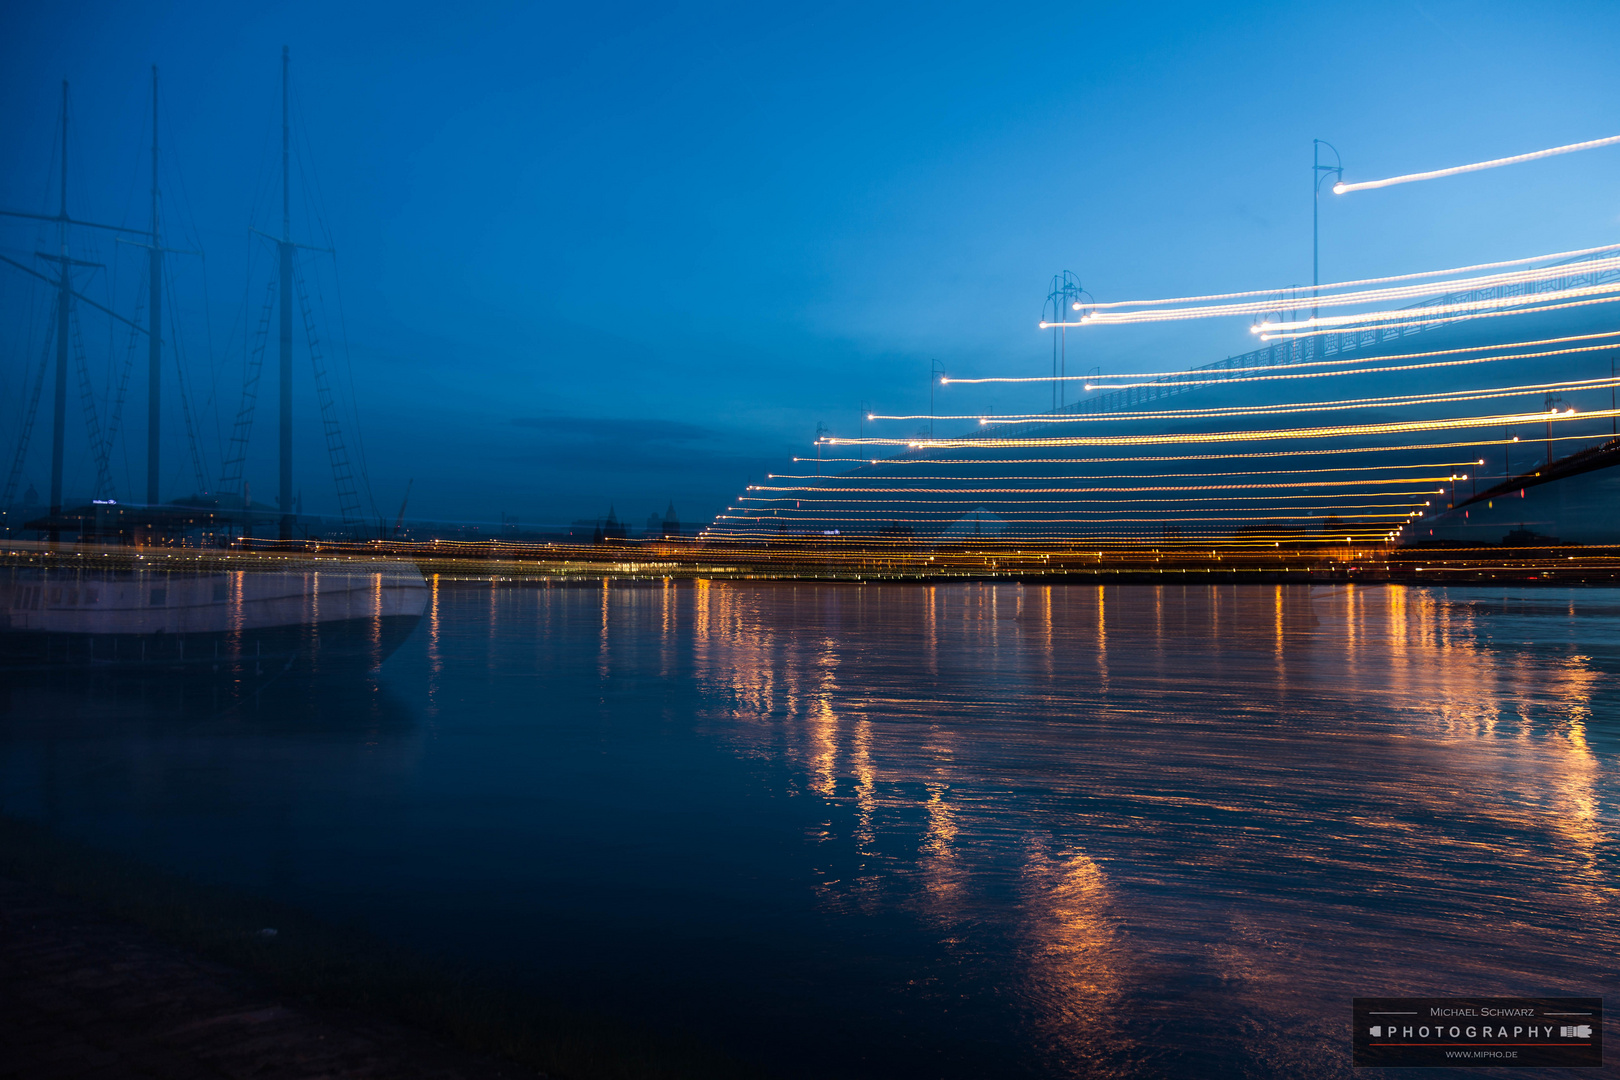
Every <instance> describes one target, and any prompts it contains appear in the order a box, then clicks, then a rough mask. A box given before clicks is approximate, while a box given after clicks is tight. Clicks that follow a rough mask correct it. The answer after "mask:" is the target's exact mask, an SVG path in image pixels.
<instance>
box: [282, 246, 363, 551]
mask: <svg viewBox="0 0 1620 1080" xmlns="http://www.w3.org/2000/svg"><path fill="white" fill-rule="evenodd" d="M293 281H294V282H295V283H296V285H297V287H298V306H299V308H300V310H301V311H302V313H303V317H304V335H305V337H306V338H307V339H308V342H309V360H310V364H311V365H312V366H313V368H314V370H315V395H316V398H317V399H318V400H319V401H320V405H321V426H322V427H323V428H324V429H325V434H326V453H327V456H328V457H330V458H331V460H332V483H333V485H334V486H335V487H336V488H337V496H338V511H339V513H341V514H342V516H343V524H344V527H345V528H352V527H354V526H356V525H358V524H359V523H360V493H359V491H358V490H357V488H356V486H355V482H354V469H353V467H352V466H351V465H350V464H349V450H348V447H347V446H346V445H345V444H344V441H343V427H342V425H341V423H340V422H339V419H338V410H337V401H336V399H335V398H334V397H333V395H332V382H331V380H330V379H329V378H328V377H327V374H326V365H325V362H324V360H323V358H322V356H321V342H320V337H319V336H318V335H317V334H316V332H315V312H314V309H313V308H312V307H311V306H310V303H309V290H308V288H307V286H306V284H305V280H304V275H303V274H302V273H301V272H300V271H299V269H298V266H297V264H296V263H295V264H294V266H293Z"/></svg>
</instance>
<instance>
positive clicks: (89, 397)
mask: <svg viewBox="0 0 1620 1080" xmlns="http://www.w3.org/2000/svg"><path fill="white" fill-rule="evenodd" d="M70 314H71V315H72V317H73V365H74V367H75V368H77V369H78V375H79V402H80V404H81V405H83V407H84V427H85V432H86V434H88V435H89V436H90V451H91V454H92V455H93V456H94V457H95V460H96V493H95V497H96V498H98V499H99V498H102V497H103V496H105V497H106V498H109V499H110V498H112V497H113V482H112V469H111V467H110V466H109V464H108V460H107V444H106V443H105V442H104V441H103V440H102V438H101V422H100V420H98V419H97V417H96V392H95V389H94V387H93V386H92V385H91V383H90V365H89V364H88V363H87V362H86V360H85V355H84V334H83V332H82V331H81V329H80V326H79V313H78V311H77V310H76V309H70Z"/></svg>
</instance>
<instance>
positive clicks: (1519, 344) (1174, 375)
mask: <svg viewBox="0 0 1620 1080" xmlns="http://www.w3.org/2000/svg"><path fill="white" fill-rule="evenodd" d="M1277 336H1278V337H1283V336H1288V337H1294V336H1300V337H1304V336H1309V335H1277ZM1614 337H1620V330H1611V331H1607V332H1605V333H1601V334H1572V335H1569V336H1567V337H1556V338H1542V339H1540V340H1537V341H1509V342H1504V343H1502V344H1500V345H1471V346H1468V347H1466V348H1460V349H1433V350H1430V351H1428V352H1415V353H1395V354H1392V355H1389V356H1340V357H1335V358H1333V359H1331V360H1300V361H1296V362H1292V363H1287V364H1267V365H1265V370H1267V371H1286V370H1290V369H1293V368H1306V367H1327V366H1330V365H1342V364H1371V363H1375V362H1383V361H1389V360H1417V359H1421V358H1423V357H1427V356H1455V355H1456V354H1458V353H1474V352H1485V351H1488V350H1491V349H1524V348H1531V347H1533V346H1537V345H1562V344H1564V343H1566V342H1570V341H1596V340H1598V339H1600V338H1614ZM1268 340H1269V339H1268ZM1615 347H1620V343H1616V344H1611V345H1607V346H1602V345H1600V346H1597V347H1596V348H1597V349H1599V350H1601V349H1604V348H1615ZM1581 351H1587V350H1581V349H1561V350H1556V351H1553V352H1544V353H1526V354H1525V356H1561V355H1563V354H1564V353H1565V352H1581ZM1492 359H1501V360H1518V359H1524V357H1517V356H1503V357H1495V358H1492ZM1211 370H1214V369H1210V368H1183V369H1181V370H1179V371H1122V372H1117V373H1114V374H1109V375H1059V376H1057V377H1056V378H1054V377H1053V376H1051V375H1018V376H993V377H986V378H980V379H952V380H950V385H952V386H955V385H957V384H959V383H960V384H968V383H1049V382H1082V381H1084V380H1086V379H1173V380H1178V381H1174V382H1163V383H1154V384H1152V385H1156V386H1191V385H1203V384H1202V383H1191V382H1188V381H1186V380H1181V379H1180V377H1181V376H1183V375H1199V376H1202V375H1206V374H1208V373H1209V372H1210V371H1211ZM1222 370H1226V371H1254V370H1256V369H1255V368H1225V369H1222ZM940 381H941V382H942V383H943V382H944V380H943V379H942V380H940ZM1210 381H1212V382H1221V381H1229V380H1219V379H1216V380H1210ZM1144 385H1146V384H1144ZM1122 388H1123V387H1121V386H1120V385H1119V384H1115V383H1109V384H1106V385H1104V384H1099V385H1097V386H1095V387H1092V386H1088V387H1087V389H1096V390H1110V389H1122ZM794 460H798V459H797V458H795V459H794ZM806 460H814V459H806ZM828 460H832V459H828ZM839 460H850V461H853V460H855V459H853V458H846V459H839Z"/></svg>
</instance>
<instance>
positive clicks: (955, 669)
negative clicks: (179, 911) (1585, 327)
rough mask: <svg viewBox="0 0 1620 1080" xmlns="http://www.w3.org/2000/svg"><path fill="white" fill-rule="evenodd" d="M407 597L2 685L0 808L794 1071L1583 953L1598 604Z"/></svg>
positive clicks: (1299, 1017) (1010, 1043)
mask: <svg viewBox="0 0 1620 1080" xmlns="http://www.w3.org/2000/svg"><path fill="white" fill-rule="evenodd" d="M431 586H432V589H431V597H432V598H431V602H430V607H429V611H428V614H427V616H426V618H425V619H424V620H423V625H422V626H421V627H420V628H419V629H418V631H417V634H416V636H415V637H414V638H413V639H412V640H410V641H408V642H407V643H406V644H405V645H404V646H403V647H402V648H401V649H400V651H399V652H398V653H397V654H396V655H395V656H394V657H393V658H392V659H391V660H390V661H389V662H388V663H387V665H385V667H384V668H383V670H382V673H381V674H380V676H379V677H378V678H377V679H376V680H361V681H357V682H351V683H350V684H347V685H344V686H339V687H331V686H323V687H319V688H309V687H282V688H280V689H279V691H278V692H277V693H276V694H270V695H268V696H266V697H262V698H261V699H260V700H259V701H258V702H257V703H255V702H254V701H252V700H245V701H241V702H235V703H233V702H232V701H230V700H226V702H225V704H224V705H223V706H221V699H220V697H219V690H218V688H217V687H211V688H200V687H195V686H177V685H173V684H172V683H170V684H163V685H158V686H152V685H145V684H141V685H137V684H131V683H129V682H128V681H124V682H119V683H107V684H97V683H94V682H92V683H89V684H84V685H76V686H72V687H63V686H60V685H44V684H41V685H26V686H13V687H9V688H7V691H6V696H4V697H0V708H3V709H4V710H5V711H4V713H3V716H0V769H3V771H0V778H3V780H4V788H3V791H0V794H3V798H4V805H3V809H4V811H5V812H7V813H14V814H25V815H28V816H35V817H42V818H44V819H45V820H47V821H49V822H50V823H51V824H52V825H53V826H54V827H56V828H59V829H61V830H62V831H64V832H67V833H71V834H73V835H76V836H80V837H83V838H86V839H90V840H92V841H95V842H99V843H104V844H110V845H115V846H117V847H119V848H121V849H124V850H128V851H131V852H133V853H135V854H138V855H141V856H143V857H146V858H150V859H152V860H154V861H157V862H161V863H163V864H165V865H168V866H171V867H175V868H178V869H181V870H184V871H186V872H188V873H192V874H195V875H197V876H200V877H203V878H206V879H208V880H215V881H223V882H226V883H230V884H235V885H238V886H243V887H248V888H252V889H256V890H260V891H264V892H267V893H270V894H272V895H275V896H277V897H279V898H281V899H285V900H290V901H292V902H295V903H299V904H302V905H305V906H307V907H309V908H312V909H314V910H316V911H319V912H322V913H324V914H327V915H330V916H332V917H337V918H358V919H361V920H363V921H364V922H365V923H367V924H368V925H370V926H371V927H373V928H374V929H376V930H377V931H378V932H379V933H383V934H385V935H388V936H391V937H393V938H396V939H398V940H402V941H405V942H407V943H410V944H412V945H414V946H418V947H423V948H427V949H433V950H441V951H444V952H446V953H449V954H451V955H454V956H456V957H457V958H459V959H463V960H467V961H470V962H472V963H475V964H477V965H480V966H482V967H484V968H485V969H487V970H488V971H490V972H491V973H492V974H493V975H496V976H498V977H502V978H509V979H513V980H516V981H519V982H524V983H527V984H530V985H535V986H538V987H541V988H544V989H547V990H552V991H560V992H563V993H565V994H576V995H579V996H580V997H581V998H583V999H585V1000H587V1001H589V1002H591V1003H592V1004H593V1005H594V1006H595V1007H598V1008H601V1009H605V1010H608V1011H620V1012H623V1013H625V1014H627V1015H631V1016H638V1017H646V1016H653V1017H656V1018H661V1019H662V1020H664V1021H665V1022H669V1023H673V1024H680V1025H685V1026H689V1027H694V1028H697V1029H699V1030H700V1031H702V1032H703V1033H705V1034H707V1035H709V1036H711V1037H713V1038H715V1039H717V1040H719V1041H722V1042H725V1043H726V1044H728V1045H731V1046H733V1047H735V1048H737V1049H739V1050H740V1051H741V1052H743V1053H745V1054H748V1055H751V1056H754V1057H757V1058H758V1059H760V1060H763V1061H765V1062H767V1063H768V1064H770V1065H771V1066H772V1067H773V1068H777V1069H778V1070H780V1071H783V1072H786V1073H788V1074H790V1075H800V1074H802V1075H852V1076H918V1077H923V1076H927V1077H934V1076H949V1077H967V1076H986V1075H991V1076H1043V1077H1047V1076H1074V1075H1084V1076H1093V1075H1095V1076H1105V1077H1106V1076H1121V1077H1126V1076H1211V1077H1213V1076H1253V1077H1296V1076H1298V1077H1314V1076H1342V1075H1348V1074H1349V1073H1350V1069H1349V1064H1348V1061H1349V1039H1348V1030H1347V1026H1348V1019H1349V999H1350V998H1351V997H1352V996H1356V995H1372V994H1412V995H1417V994H1430V993H1432V994H1460V993H1470V994H1532V993H1536V994H1540V993H1560V994H1570V995H1575V994H1603V993H1604V992H1605V991H1606V990H1608V989H1610V988H1612V987H1613V986H1614V984H1615V981H1616V979H1615V964H1614V960H1613V957H1615V956H1616V955H1620V918H1617V913H1616V901H1617V892H1616V888H1617V884H1620V875H1617V870H1620V860H1617V858H1616V849H1615V834H1616V830H1617V826H1620V820H1617V811H1616V795H1617V784H1616V746H1617V739H1616V724H1617V717H1620V710H1617V700H1616V698H1617V695H1616V681H1615V675H1616V672H1617V670H1620V594H1617V593H1616V592H1613V591H1609V590H1585V591H1552V590H1548V591H1524V592H1512V591H1507V592H1504V591H1501V590H1494V591H1493V590H1465V589H1458V590H1445V589H1412V588H1387V589H1362V588H1351V587H1344V588H1336V589H1327V588H1319V589H1316V590H1314V591H1313V590H1309V589H1304V588H1273V587H1259V586H1221V587H1208V588H1194V587H1186V588H1182V587H1165V588H1150V587H1119V588H1095V587H1083V586H1052V587H1045V586H1033V585H1016V584H999V585H952V586H940V587H921V586H872V585H867V586H854V585H802V584H801V585H788V584H726V583H707V582H701V581H700V582H696V583H690V582H683V583H665V584H663V585H658V584H656V583H655V584H651V585H648V584H624V585H601V586H580V585H571V586H561V585H554V584H543V583H541V584H512V583H493V584H492V583H488V582H484V583H467V582H459V583H452V582H450V581H448V580H432V581H431ZM278 694H279V696H278ZM1609 1034H1610V1037H1611V1038H1612V1037H1613V1034H1614V1027H1613V1025H1612V1024H1611V1025H1610V1028H1609ZM1429 1075H1433V1074H1432V1072H1431V1073H1429ZM1585 1075H1591V1074H1590V1072H1587V1073H1586V1074H1585Z"/></svg>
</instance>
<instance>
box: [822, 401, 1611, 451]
mask: <svg viewBox="0 0 1620 1080" xmlns="http://www.w3.org/2000/svg"><path fill="white" fill-rule="evenodd" d="M1616 416H1620V409H1594V410H1592V411H1590V412H1585V413H1580V414H1579V415H1576V414H1571V413H1548V412H1533V413H1497V414H1495V415H1491V416H1460V417H1449V418H1447V419H1443V420H1403V421H1393V422H1390V423H1384V424H1339V425H1332V426H1321V427H1307V428H1273V429H1268V430H1258V431H1209V432H1182V433H1179V434H1166V435H1076V436H1067V435H1062V436H1045V437H1036V438H996V437H993V436H979V437H977V438H973V437H969V438H929V439H878V438H857V439H848V438H842V439H840V438H829V439H827V443H828V444H829V445H836V446H905V447H909V448H911V449H914V450H926V449H934V448H939V449H1001V448H1004V447H1021V446H1031V447H1033V446H1165V445H1170V444H1181V443H1229V442H1274V441H1276V440H1279V439H1331V438H1346V437H1354V436H1360V435H1397V434H1402V433H1406V432H1418V431H1450V430H1456V429H1459V428H1482V427H1513V426H1516V425H1519V424H1531V423H1534V424H1542V423H1553V424H1556V423H1563V422H1565V421H1569V420H1576V419H1580V420H1607V419H1609V418H1611V417H1616ZM1345 452H1349V451H1345Z"/></svg>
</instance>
